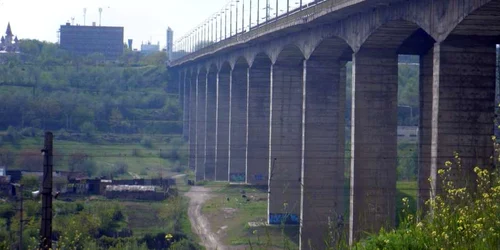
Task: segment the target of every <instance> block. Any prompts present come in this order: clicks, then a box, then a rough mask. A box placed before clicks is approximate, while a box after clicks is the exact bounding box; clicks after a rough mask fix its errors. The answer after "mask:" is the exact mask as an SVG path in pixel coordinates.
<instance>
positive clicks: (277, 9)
mask: <svg viewBox="0 0 500 250" xmlns="http://www.w3.org/2000/svg"><path fill="white" fill-rule="evenodd" d="M278 3H279V2H278V0H276V10H275V11H276V20H278V13H279V8H278Z"/></svg>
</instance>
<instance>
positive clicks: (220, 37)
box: [219, 10, 224, 41]
mask: <svg viewBox="0 0 500 250" xmlns="http://www.w3.org/2000/svg"><path fill="white" fill-rule="evenodd" d="M220 14H221V15H220V36H219V41H221V40H222V16H223V15H222V14H224V11H223V10H222V11H221V13H220Z"/></svg>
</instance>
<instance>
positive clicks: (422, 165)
mask: <svg viewBox="0 0 500 250" xmlns="http://www.w3.org/2000/svg"><path fill="white" fill-rule="evenodd" d="M433 60H434V58H433V53H432V51H430V52H428V53H427V54H425V55H421V56H420V77H419V78H420V79H419V80H420V90H419V91H420V95H419V97H420V121H419V128H418V136H419V145H418V154H419V155H418V166H419V167H418V194H417V196H418V200H417V209H418V210H420V211H425V210H426V208H425V201H427V200H428V199H429V198H430V190H431V187H430V182H429V177H430V176H431V174H430V170H431V168H430V166H431V139H432V81H433V80H432V77H433V76H432V74H433Z"/></svg>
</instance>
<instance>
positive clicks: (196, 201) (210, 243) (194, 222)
mask: <svg viewBox="0 0 500 250" xmlns="http://www.w3.org/2000/svg"><path fill="white" fill-rule="evenodd" d="M185 195H186V196H187V197H188V198H189V208H188V216H189V220H190V221H191V227H193V231H194V232H195V233H196V234H198V236H199V237H200V239H201V244H202V245H203V246H205V247H206V248H207V249H209V250H214V249H217V250H222V249H227V248H226V247H224V246H223V245H222V243H221V242H220V240H219V238H218V236H217V234H216V233H214V232H212V230H211V229H210V224H209V223H208V220H207V218H206V217H205V216H203V215H202V214H201V207H202V206H203V203H205V201H207V200H208V199H210V198H211V194H210V189H209V188H205V187H196V186H194V187H191V190H190V191H189V192H187V193H186V194H185Z"/></svg>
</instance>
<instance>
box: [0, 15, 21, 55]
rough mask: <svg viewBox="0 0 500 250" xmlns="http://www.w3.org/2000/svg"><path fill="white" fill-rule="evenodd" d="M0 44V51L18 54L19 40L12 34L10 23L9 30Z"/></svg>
mask: <svg viewBox="0 0 500 250" xmlns="http://www.w3.org/2000/svg"><path fill="white" fill-rule="evenodd" d="M1 42H2V43H1V44H0V50H5V51H7V52H16V51H18V49H19V48H18V47H19V40H18V39H17V36H16V37H14V34H12V28H11V27H10V22H9V23H8V24H7V30H6V31H5V37H3V36H2V39H1Z"/></svg>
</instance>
